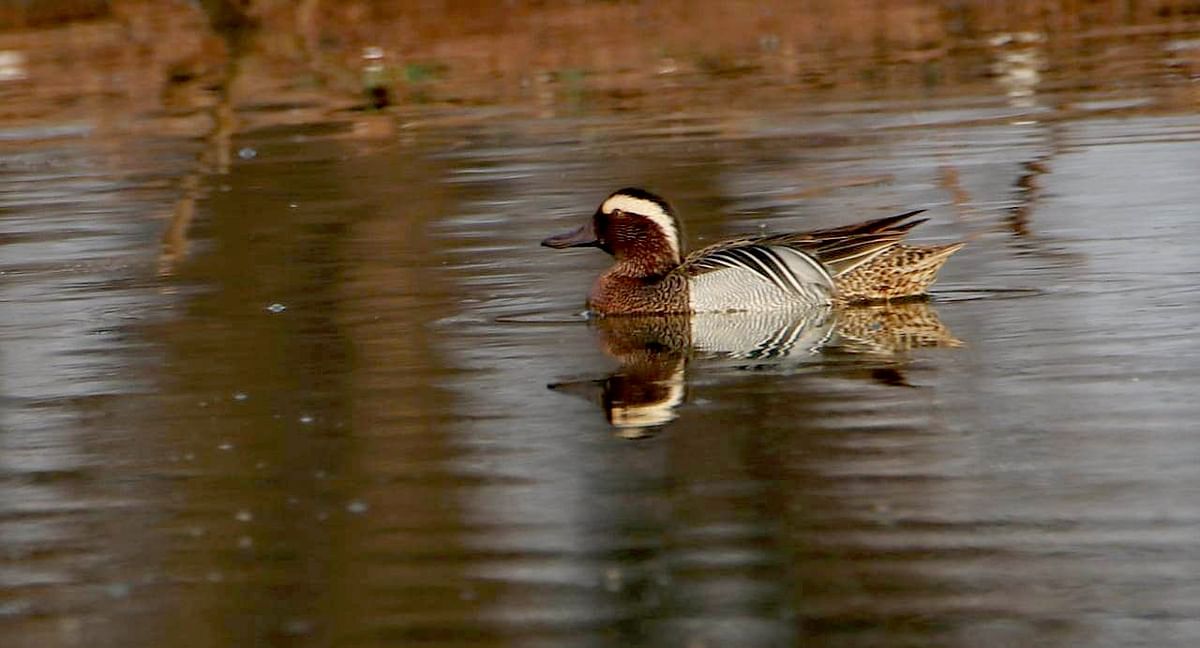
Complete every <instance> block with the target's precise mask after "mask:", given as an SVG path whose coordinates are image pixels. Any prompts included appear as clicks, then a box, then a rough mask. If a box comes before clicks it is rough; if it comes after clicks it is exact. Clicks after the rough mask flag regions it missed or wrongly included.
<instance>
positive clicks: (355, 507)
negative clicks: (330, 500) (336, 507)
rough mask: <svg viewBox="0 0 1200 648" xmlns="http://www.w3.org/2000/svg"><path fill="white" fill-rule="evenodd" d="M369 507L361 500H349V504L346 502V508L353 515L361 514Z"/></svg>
mask: <svg viewBox="0 0 1200 648" xmlns="http://www.w3.org/2000/svg"><path fill="white" fill-rule="evenodd" d="M370 508H371V507H370V506H368V505H367V503H366V502H364V501H362V500H351V501H350V503H349V504H346V510H347V511H349V512H350V513H353V514H355V515H362V514H363V513H366V512H367V510H369V509H370Z"/></svg>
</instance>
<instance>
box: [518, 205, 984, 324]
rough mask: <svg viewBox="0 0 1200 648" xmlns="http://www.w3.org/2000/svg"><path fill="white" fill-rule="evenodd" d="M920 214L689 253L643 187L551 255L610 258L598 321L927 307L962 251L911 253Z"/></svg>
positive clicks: (598, 296)
mask: <svg viewBox="0 0 1200 648" xmlns="http://www.w3.org/2000/svg"><path fill="white" fill-rule="evenodd" d="M923 212H924V210H921V209H918V210H914V211H908V212H905V213H903V214H897V215H895V216H887V217H884V218H877V219H873V220H868V221H863V222H860V223H855V224H853V225H845V226H842V227H834V228H830V229H819V230H812V231H807V232H790V233H783V234H768V235H758V236H746V237H738V238H732V239H728V240H724V241H720V242H718V243H714V244H712V245H709V246H707V247H704V248H701V249H699V250H696V251H694V252H691V253H690V254H686V255H685V254H684V250H683V234H682V228H681V226H680V220H679V217H678V216H677V215H676V212H675V210H674V208H672V207H671V205H670V203H668V202H667V201H666V200H665V199H664V198H662V197H661V196H659V195H657V194H655V193H653V192H651V191H647V190H646V189H642V188H638V187H626V188H624V189H618V190H617V191H614V192H613V193H611V194H609V196H608V197H607V198H605V199H604V200H603V201H602V202H601V203H600V206H599V207H598V208H597V209H596V212H595V213H594V214H592V217H591V219H590V220H589V221H588V222H586V223H584V224H583V225H582V226H580V227H579V228H577V229H575V230H572V231H570V232H566V233H563V234H559V235H557V236H551V237H549V238H547V239H545V240H543V241H542V243H541V244H542V245H543V246H546V247H549V248H554V249H566V248H579V247H597V248H600V249H601V250H603V251H604V252H607V253H608V254H609V255H611V256H612V257H613V264H612V266H611V267H609V268H608V270H606V271H605V272H603V273H602V274H601V275H600V276H599V277H598V278H597V279H596V281H595V284H594V285H593V286H592V289H591V292H590V293H589V295H588V299H587V307H588V310H589V311H590V312H591V313H592V314H595V315H599V316H607V315H666V314H691V313H714V312H716V313H722V312H744V311H749V312H760V311H776V310H795V309H804V308H817V307H830V306H840V305H852V304H864V303H879V302H890V301H893V300H903V299H910V298H922V297H925V296H926V295H927V294H928V290H929V287H930V286H931V285H932V284H933V283H934V282H935V281H936V280H937V274H938V271H939V270H940V269H941V268H942V266H943V265H944V264H945V263H946V260H947V259H948V258H949V257H950V255H952V254H954V253H955V252H957V251H958V250H960V249H961V248H962V247H963V246H964V245H966V242H963V241H960V242H956V243H949V244H943V245H910V244H907V243H904V242H903V241H904V238H905V236H906V235H907V234H908V233H909V231H910V230H912V229H913V228H914V227H916V226H917V225H920V224H921V223H923V222H925V221H926V220H928V219H925V218H914V217H915V216H917V215H918V214H921V213H923Z"/></svg>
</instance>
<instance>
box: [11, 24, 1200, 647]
mask: <svg viewBox="0 0 1200 648" xmlns="http://www.w3.org/2000/svg"><path fill="white" fill-rule="evenodd" d="M1171 42H1175V41H1171ZM1178 42H1180V43H1183V45H1178V48H1182V49H1183V50H1185V51H1191V50H1190V49H1188V48H1194V47H1195V41H1188V40H1181V41H1178ZM1155 47H1158V46H1157V45H1156V46H1155ZM1165 51H1171V52H1174V51H1176V50H1172V49H1169V48H1168V49H1167V50H1165ZM1000 58H1001V59H1003V57H1000ZM1018 58H1019V57H1018ZM252 63H253V61H250V62H247V63H246V65H247V66H250V65H252ZM1014 65H1018V67H1019V61H1018V63H1017V64H1014ZM1005 69H1007V68H1005ZM1005 74H1008V76H1005ZM1059 74H1061V75H1063V76H1064V77H1067V78H1070V74H1069V73H1066V72H1061V71H1060V72H1059ZM1079 74H1081V75H1082V74H1086V72H1079ZM1022 78H1025V77H1022V75H1021V73H1020V71H1019V70H1018V71H1017V72H1011V73H1009V72H1004V70H1001V73H998V74H997V76H996V77H995V78H993V79H992V80H991V81H989V82H988V83H990V87H991V89H990V90H988V91H983V92H981V91H977V90H976V89H975V88H974V87H973V86H972V87H971V88H966V89H963V90H962V91H960V92H954V91H949V92H943V93H938V94H936V95H935V96H930V97H927V98H924V99H919V100H912V99H888V98H886V97H885V98H883V99H880V98H878V97H866V96H864V97H859V98H856V99H855V98H852V99H845V100H844V99H838V100H836V101H835V100H830V101H827V102H822V101H819V100H818V101H811V102H807V103H805V104H804V105H798V106H791V107H780V108H764V109H762V110H758V111H752V110H737V111H734V110H730V111H721V110H714V109H704V110H696V111H684V112H679V113H672V114H670V115H662V114H657V113H646V112H641V111H632V112H615V113H609V112H598V113H588V112H587V111H579V112H576V113H574V114H572V111H566V112H564V113H561V114H556V115H551V116H546V115H542V116H529V115H527V114H525V113H523V112H520V111H504V110H497V109H486V108H479V109H473V108H455V109H436V110H435V109H433V108H430V109H429V111H430V114H431V115H433V116H434V117H436V119H430V120H429V121H428V122H427V123H423V125H419V126H416V127H412V128H410V127H409V126H407V125H406V123H405V122H404V120H403V119H400V118H396V117H394V116H389V115H386V114H385V115H374V114H360V113H356V112H354V111H347V110H325V109H323V108H321V106H319V105H314V104H312V103H311V102H309V100H307V99H304V98H296V97H294V96H287V97H283V98H279V97H274V96H272V101H266V100H263V99H261V98H259V97H251V98H248V99H245V100H242V101H235V102H233V103H232V105H230V106H228V110H229V111H230V112H231V114H233V115H234V116H235V117H236V119H237V120H238V123H239V124H240V126H239V128H238V129H237V130H236V132H222V130H221V128H214V129H213V130H212V131H208V132H203V133H201V136H200V137H194V136H189V137H179V136H174V135H172V134H171V132H168V131H169V130H170V129H164V128H160V127H158V126H155V127H153V128H151V127H147V128H145V129H136V128H135V129H132V130H125V131H122V133H123V134H122V135H121V136H119V137H118V136H114V135H112V134H111V132H109V131H107V130H106V129H105V126H104V124H103V120H100V125H99V126H98V125H97V122H96V120H95V119H93V118H91V117H87V118H80V119H74V120H59V121H54V122H53V123H39V124H33V123H31V122H28V121H24V122H22V121H20V120H16V119H14V120H11V123H10V122H4V121H0V632H2V633H3V636H4V641H3V644H4V645H5V646H51V645H62V646H74V645H88V646H95V645H111V646H158V645H178V646H192V645H195V646H246V645H313V646H318V645H338V646H382V645H403V646H687V647H689V648H692V647H700V646H708V647H716V646H785V645H830V646H835V645H836V646H885V645H886V646H902V645H912V646H964V647H966V646H972V647H974V646H1016V645H1038V646H1063V647H1067V646H1072V647H1073V646H1192V645H1195V644H1196V642H1197V641H1200V621H1198V619H1200V545H1198V544H1197V539H1198V538H1200V468H1198V466H1200V435H1198V434H1197V428H1196V421H1197V420H1198V419H1200V401H1197V399H1196V397H1195V389H1196V385H1197V384H1198V383H1200V346H1198V345H1197V343H1196V338H1197V335H1198V332H1200V331H1198V329H1200V288H1198V287H1197V285H1198V283H1200V282H1198V280H1200V264H1198V262H1197V256H1196V252H1195V250H1196V248H1197V245H1200V212H1198V211H1197V209H1198V208H1197V205H1200V183H1197V182H1196V170H1197V169H1200V117H1198V116H1197V115H1196V112H1195V110H1194V107H1195V97H1196V96H1197V95H1196V92H1197V86H1196V85H1195V83H1194V81H1193V82H1191V85H1190V90H1187V89H1186V88H1185V89H1184V90H1180V89H1179V87H1178V85H1172V84H1171V83H1169V82H1166V81H1153V80H1151V81H1148V82H1146V83H1145V84H1144V85H1140V86H1135V87H1125V86H1120V85H1117V86H1115V87H1107V86H1104V87H1102V88H1101V89H1094V86H1092V85H1091V84H1090V82H1089V83H1083V82H1082V81H1080V82H1079V83H1078V84H1075V85H1071V84H1066V88H1065V89H1062V90H1056V89H1054V88H1051V89H1050V90H1048V91H1045V92H1040V93H1039V92H1033V91H1032V90H1031V89H1030V88H1029V87H1026V86H1022V85H1021V83H1022V81H1021V79H1022ZM1014 79H1015V81H1014ZM0 83H4V81H0ZM1014 83H1015V84H1016V85H1015V86H1014V85H1013V84H1014ZM1102 85H1103V84H1102ZM1080 88H1083V89H1080ZM1089 88H1091V89H1089ZM952 90H953V89H952ZM1181 92H1183V93H1184V94H1183V103H1182V104H1181V103H1179V101H1180V95H1179V93H1181ZM1188 92H1190V94H1187V93H1188ZM1189 98H1190V99H1189ZM1189 101H1190V108H1189V103H1188V102H1189ZM88 110H91V108H88ZM213 110H216V111H218V112H219V111H221V110H223V109H222V108H220V107H219V106H218V107H216V108H213ZM84 115H85V116H87V115H91V113H89V112H85V113H84ZM129 119H131V120H133V121H134V122H135V123H145V124H150V125H154V124H158V125H159V126H161V125H162V124H163V123H164V120H169V119H173V118H172V117H170V116H169V115H167V116H164V115H161V114H139V115H134V116H132V117H130V118H129ZM178 119H183V118H178ZM139 120H140V121H139ZM171 123H172V124H174V123H175V122H171ZM413 123H415V122H413ZM397 124H399V125H397ZM164 132H166V134H164ZM629 184H639V185H646V186H649V187H653V188H654V189H656V190H658V191H660V192H662V193H664V194H665V195H667V196H668V197H670V198H671V199H672V200H673V201H674V202H675V203H676V206H677V208H678V209H679V210H680V211H681V213H682V214H683V216H684V218H685V221H686V225H687V228H688V230H687V234H688V240H689V241H690V242H691V243H692V244H693V245H698V244H702V243H704V242H706V241H711V240H714V239H716V238H718V237H721V236H727V235H733V234H737V233H744V232H747V231H751V232H752V231H758V230H760V229H765V230H769V231H786V230H789V229H806V228H814V227H826V226H833V225H838V224H844V223H846V222H849V221H852V220H855V219H863V218H868V217H876V216H881V215H886V214H889V213H894V212H897V211H900V210H904V209H907V208H914V207H924V208H927V209H928V210H929V212H928V216H929V218H930V221H929V222H928V223H927V224H925V225H922V226H921V227H920V228H919V229H918V230H917V232H916V234H915V238H917V239H919V240H925V241H938V242H943V241H951V240H960V239H965V240H969V241H970V245H968V247H966V248H965V249H964V250H963V251H962V252H960V253H958V254H957V255H956V256H955V257H954V258H953V259H952V260H951V262H950V263H949V265H948V266H947V267H946V269H945V271H944V272H943V275H942V276H943V280H942V282H941V283H939V284H938V286H937V289H936V291H935V295H934V297H933V299H932V300H931V302H930V303H928V304H915V305H907V306H904V307H897V308H895V309H890V310H880V309H876V310H866V311H858V312H854V313H835V314H810V315H811V321H807V320H806V321H802V322H800V323H798V324H797V322H794V321H793V322H766V323H763V322H749V323H746V322H740V323H732V324H731V323H729V322H707V323H703V324H697V323H683V324H680V323H678V322H669V321H668V322H656V321H647V322H635V323H622V324H609V323H604V322H600V323H595V322H592V323H589V322H587V321H586V320H585V319H584V318H583V317H582V315H581V311H582V302H583V297H584V295H585V294H586V291H587V288H588V286H589V284H590V282H591V280H592V278H593V277H594V276H595V274H596V273H597V272H598V271H600V270H601V269H602V268H603V267H604V266H605V264H606V258H605V257H604V256H603V255H602V254H601V253H599V252H597V251H595V250H582V251H572V252H562V253H557V252H554V251H550V250H546V249H544V248H540V247H538V246H537V242H538V241H539V240H540V239H541V238H543V237H544V236H546V235H548V234H551V233H556V232H558V231H560V230H563V229H565V228H567V227H571V226H573V224H574V223H576V222H578V219H580V218H582V217H585V216H587V215H589V214H590V213H591V212H592V211H593V210H594V209H595V206H596V204H597V203H598V202H599V201H600V200H601V199H602V198H603V197H604V196H605V195H606V194H607V193H608V192H609V191H611V190H612V189H615V188H617V187H620V186H624V185H629ZM789 327H791V328H789ZM731 331H732V332H731ZM780 331H783V333H782V334H781V333H780ZM767 340H770V341H771V343H768V342H766V341H767ZM784 350H786V351H787V352H786V353H785V352H784Z"/></svg>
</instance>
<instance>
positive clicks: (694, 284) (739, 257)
mask: <svg viewBox="0 0 1200 648" xmlns="http://www.w3.org/2000/svg"><path fill="white" fill-rule="evenodd" d="M687 268H688V273H689V275H690V281H689V290H690V293H691V294H690V302H691V307H692V310H693V312H721V311H734V310H769V309H777V308H795V307H801V306H815V305H821V304H827V303H829V301H830V300H831V298H832V295H833V277H832V276H830V274H829V271H828V270H826V269H825V267H824V266H823V265H821V263H820V262H819V261H817V260H816V259H814V258H812V257H811V256H809V255H808V254H806V253H804V252H801V251H799V250H796V249H794V248H790V247H785V246H781V245H757V244H747V245H740V246H730V247H724V248H720V249H715V250H712V251H711V252H709V253H708V254H704V255H702V256H699V257H695V258H691V259H689V263H688V266H687Z"/></svg>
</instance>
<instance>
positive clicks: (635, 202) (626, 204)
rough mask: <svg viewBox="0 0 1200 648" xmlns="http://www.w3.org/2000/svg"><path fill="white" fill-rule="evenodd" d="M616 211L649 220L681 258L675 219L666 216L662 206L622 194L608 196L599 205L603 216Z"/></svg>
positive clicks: (651, 201)
mask: <svg viewBox="0 0 1200 648" xmlns="http://www.w3.org/2000/svg"><path fill="white" fill-rule="evenodd" d="M617 209H619V210H621V211H623V212H625V213H626V214H637V215H638V216H645V217H646V218H648V219H650V222H651V223H654V224H655V225H657V226H658V229H660V230H662V233H663V236H665V237H666V238H667V243H669V244H670V245H671V250H673V251H674V252H675V254H677V255H679V256H680V257H682V256H683V250H682V248H680V247H679V227H678V226H677V225H676V224H675V218H674V217H673V216H671V215H670V214H668V213H667V211H666V210H665V209H663V207H662V205H660V204H658V203H656V202H654V201H653V200H648V199H646V198H638V197H636V196H630V195H629V194H623V193H618V194H614V195H612V196H609V197H608V200H605V201H604V204H602V205H600V211H601V212H603V213H605V214H611V213H613V211H614V210H617Z"/></svg>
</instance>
